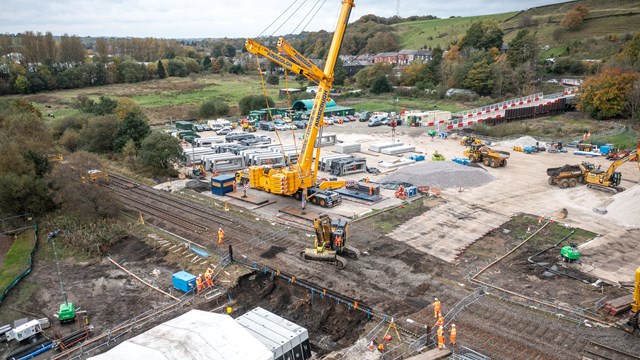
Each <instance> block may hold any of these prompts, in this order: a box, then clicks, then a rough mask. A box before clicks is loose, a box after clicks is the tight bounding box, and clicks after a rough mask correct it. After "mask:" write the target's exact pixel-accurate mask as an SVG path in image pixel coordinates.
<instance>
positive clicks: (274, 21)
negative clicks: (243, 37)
mask: <svg viewBox="0 0 640 360" xmlns="http://www.w3.org/2000/svg"><path fill="white" fill-rule="evenodd" d="M297 2H298V0H294V1H293V2H292V3H291V5H289V7H287V8H286V9H285V10H284V11H283V12H282V13H280V15H278V17H277V18H276V19H275V20H273V22H272V23H271V24H269V26H267V27H266V28H265V29H264V30H262V32H261V33H260V34H259V35H258V36H256V37H257V38H259V37H260V36H262V34H264V33H265V32H266V31H267V30H269V28H270V27H271V26H272V25H273V24H275V23H276V21H278V19H280V18H281V17H282V15H284V14H285V13H286V12H287V11H289V9H291V7H292V6H293V5H294V4H295V3H297Z"/></svg>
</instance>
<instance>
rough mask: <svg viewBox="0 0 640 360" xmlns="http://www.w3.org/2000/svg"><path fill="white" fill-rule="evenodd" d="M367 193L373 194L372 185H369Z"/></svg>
mask: <svg viewBox="0 0 640 360" xmlns="http://www.w3.org/2000/svg"><path fill="white" fill-rule="evenodd" d="M369 195H373V185H369Z"/></svg>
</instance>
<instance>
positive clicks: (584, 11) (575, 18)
mask: <svg viewBox="0 0 640 360" xmlns="http://www.w3.org/2000/svg"><path fill="white" fill-rule="evenodd" d="M587 16H589V9H588V8H587V7H586V6H584V5H583V4H578V5H576V7H574V8H573V10H569V11H567V13H566V14H565V15H564V17H563V18H562V20H560V26H561V27H563V28H565V29H568V30H576V29H577V28H578V27H579V26H580V24H582V22H583V21H584V19H586V18H587Z"/></svg>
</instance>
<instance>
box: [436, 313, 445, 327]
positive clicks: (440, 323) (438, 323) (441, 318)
mask: <svg viewBox="0 0 640 360" xmlns="http://www.w3.org/2000/svg"><path fill="white" fill-rule="evenodd" d="M436 326H444V316H442V314H438V321H436Z"/></svg>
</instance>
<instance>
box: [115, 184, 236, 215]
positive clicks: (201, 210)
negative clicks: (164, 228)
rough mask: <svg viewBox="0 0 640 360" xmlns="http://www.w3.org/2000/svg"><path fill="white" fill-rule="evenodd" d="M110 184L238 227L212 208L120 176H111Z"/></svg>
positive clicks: (193, 213)
mask: <svg viewBox="0 0 640 360" xmlns="http://www.w3.org/2000/svg"><path fill="white" fill-rule="evenodd" d="M114 180H115V181H114ZM110 182H113V184H114V185H115V186H116V187H118V188H121V189H125V190H128V191H130V192H132V193H136V194H139V195H141V196H144V197H146V198H149V199H150V200H153V201H157V202H160V203H163V204H166V205H170V206H172V207H174V208H177V209H179V210H180V211H183V212H186V213H189V214H192V215H196V216H199V217H206V218H208V219H209V220H211V221H214V222H217V223H218V224H226V225H234V226H235V225H236V222H235V221H234V219H233V218H231V217H229V216H226V215H223V214H220V213H217V212H215V211H214V210H213V209H211V208H210V207H207V206H204V205H200V204H197V203H193V202H189V201H187V200H184V199H182V198H180V197H178V196H174V195H170V194H166V193H164V192H162V191H160V190H156V189H152V188H149V187H147V186H145V185H141V184H138V183H135V182H132V181H130V180H128V179H126V178H123V177H121V176H119V175H110Z"/></svg>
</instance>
